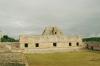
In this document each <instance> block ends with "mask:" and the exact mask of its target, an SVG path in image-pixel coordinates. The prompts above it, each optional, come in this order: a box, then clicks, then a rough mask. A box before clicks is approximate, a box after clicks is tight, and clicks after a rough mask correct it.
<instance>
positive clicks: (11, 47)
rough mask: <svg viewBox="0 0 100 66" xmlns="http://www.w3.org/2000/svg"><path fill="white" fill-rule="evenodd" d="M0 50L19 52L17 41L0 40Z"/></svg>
mask: <svg viewBox="0 0 100 66" xmlns="http://www.w3.org/2000/svg"><path fill="white" fill-rule="evenodd" d="M0 52H21V50H20V44H19V42H0Z"/></svg>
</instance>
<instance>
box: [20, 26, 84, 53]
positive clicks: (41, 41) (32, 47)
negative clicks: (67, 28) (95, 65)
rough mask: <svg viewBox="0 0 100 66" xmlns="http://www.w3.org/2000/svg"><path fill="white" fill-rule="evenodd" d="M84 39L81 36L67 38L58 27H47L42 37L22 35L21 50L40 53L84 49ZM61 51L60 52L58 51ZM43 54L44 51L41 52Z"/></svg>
mask: <svg viewBox="0 0 100 66" xmlns="http://www.w3.org/2000/svg"><path fill="white" fill-rule="evenodd" d="M82 47H83V43H82V39H81V37H79V36H66V35H64V34H63V32H62V31H61V30H60V29H58V28H57V27H54V26H53V27H46V28H45V29H44V31H43V33H42V35H31V36H29V35H21V36H20V48H21V49H22V50H23V52H25V53H32V52H38V50H39V51H41V50H42V49H55V48H56V49H60V48H64V49H68V50H75V49H77V48H82ZM57 51H59V50H57ZM41 52H42V51H41Z"/></svg>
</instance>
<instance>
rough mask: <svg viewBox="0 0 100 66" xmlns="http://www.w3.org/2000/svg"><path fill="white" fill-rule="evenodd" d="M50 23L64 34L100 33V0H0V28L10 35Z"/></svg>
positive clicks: (30, 31) (39, 30) (38, 31)
mask: <svg viewBox="0 0 100 66" xmlns="http://www.w3.org/2000/svg"><path fill="white" fill-rule="evenodd" d="M52 25H53V26H58V27H59V28H60V29H62V30H63V31H64V33H65V34H66V35H82V36H100V0H0V31H2V32H4V33H7V34H8V35H10V36H13V37H16V36H18V35H20V34H36V35H38V34H41V33H42V31H43V29H44V27H45V26H52Z"/></svg>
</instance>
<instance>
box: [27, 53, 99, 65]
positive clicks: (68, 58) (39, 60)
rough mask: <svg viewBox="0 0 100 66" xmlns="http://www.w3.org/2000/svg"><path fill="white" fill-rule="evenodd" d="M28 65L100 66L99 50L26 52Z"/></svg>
mask: <svg viewBox="0 0 100 66" xmlns="http://www.w3.org/2000/svg"><path fill="white" fill-rule="evenodd" d="M26 58H27V61H28V63H29V65H30V66H100V51H80V52H63V53H46V54H27V55H26Z"/></svg>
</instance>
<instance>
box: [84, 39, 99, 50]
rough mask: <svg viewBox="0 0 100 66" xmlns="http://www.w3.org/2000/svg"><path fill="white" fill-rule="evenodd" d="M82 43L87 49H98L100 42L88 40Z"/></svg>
mask: <svg viewBox="0 0 100 66" xmlns="http://www.w3.org/2000/svg"><path fill="white" fill-rule="evenodd" d="M84 43H85V46H86V48H87V49H91V50H100V42H96V41H89V42H84Z"/></svg>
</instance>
